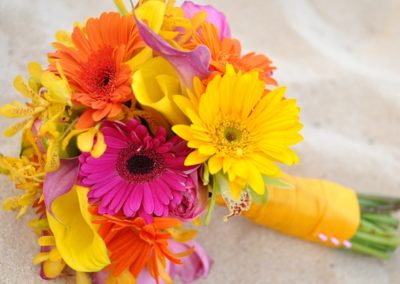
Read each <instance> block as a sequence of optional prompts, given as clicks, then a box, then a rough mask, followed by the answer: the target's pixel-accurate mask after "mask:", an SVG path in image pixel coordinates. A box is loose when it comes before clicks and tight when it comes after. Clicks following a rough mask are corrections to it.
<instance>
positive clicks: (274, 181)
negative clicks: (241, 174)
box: [263, 176, 294, 190]
mask: <svg viewBox="0 0 400 284" xmlns="http://www.w3.org/2000/svg"><path fill="white" fill-rule="evenodd" d="M263 179H264V183H265V185H266V186H273V187H276V188H280V189H289V190H292V189H294V186H293V184H291V183H289V182H287V181H285V180H283V179H280V178H276V177H269V176H263Z"/></svg>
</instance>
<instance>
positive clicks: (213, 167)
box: [208, 156, 223, 175]
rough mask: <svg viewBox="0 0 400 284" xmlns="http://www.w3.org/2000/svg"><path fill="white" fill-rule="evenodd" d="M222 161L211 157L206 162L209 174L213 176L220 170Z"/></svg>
mask: <svg viewBox="0 0 400 284" xmlns="http://www.w3.org/2000/svg"><path fill="white" fill-rule="evenodd" d="M222 164H223V159H222V158H220V157H217V156H212V157H211V158H210V159H209V160H208V169H209V170H210V174H212V175H215V174H216V173H218V172H219V171H220V170H221V169H222Z"/></svg>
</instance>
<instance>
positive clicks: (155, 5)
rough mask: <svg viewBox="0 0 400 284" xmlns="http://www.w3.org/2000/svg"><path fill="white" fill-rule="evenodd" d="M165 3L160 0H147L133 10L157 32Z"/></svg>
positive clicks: (162, 18) (160, 24)
mask: <svg viewBox="0 0 400 284" xmlns="http://www.w3.org/2000/svg"><path fill="white" fill-rule="evenodd" d="M165 7H166V6H165V3H163V2H161V1H148V2H145V3H143V4H142V5H140V6H139V8H137V9H136V10H135V14H136V16H137V17H138V18H139V19H141V20H142V21H145V22H146V24H147V25H148V26H149V27H150V29H152V30H153V31H154V32H156V33H158V32H159V31H160V29H161V26H162V24H163V21H164V14H165Z"/></svg>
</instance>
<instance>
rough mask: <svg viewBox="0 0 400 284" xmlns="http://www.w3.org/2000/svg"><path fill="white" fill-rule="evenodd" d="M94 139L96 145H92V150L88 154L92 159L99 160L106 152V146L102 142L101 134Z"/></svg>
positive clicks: (102, 136)
mask: <svg viewBox="0 0 400 284" xmlns="http://www.w3.org/2000/svg"><path fill="white" fill-rule="evenodd" d="M96 137H97V140H96V144H95V145H94V147H93V150H92V151H91V152H90V154H91V155H92V157H93V158H99V157H100V156H101V155H103V154H104V152H105V151H106V150H107V145H106V143H105V142H104V135H103V133H101V132H100V131H99V132H98V133H97V136H96Z"/></svg>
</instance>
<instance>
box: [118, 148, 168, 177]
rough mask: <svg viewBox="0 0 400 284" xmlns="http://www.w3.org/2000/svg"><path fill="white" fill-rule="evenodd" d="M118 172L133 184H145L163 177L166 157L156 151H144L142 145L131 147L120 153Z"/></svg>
mask: <svg viewBox="0 0 400 284" xmlns="http://www.w3.org/2000/svg"><path fill="white" fill-rule="evenodd" d="M116 167H117V172H118V174H119V176H120V177H122V178H123V179H125V180H126V181H128V182H131V183H145V182H149V181H152V180H154V179H156V178H158V177H159V176H160V175H162V174H163V173H164V171H165V160H164V157H163V156H162V155H161V154H159V153H157V152H156V151H154V150H151V149H148V150H145V149H142V146H141V145H134V144H132V145H130V146H129V147H128V148H125V149H123V150H121V152H119V155H118V160H117V164H116Z"/></svg>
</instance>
